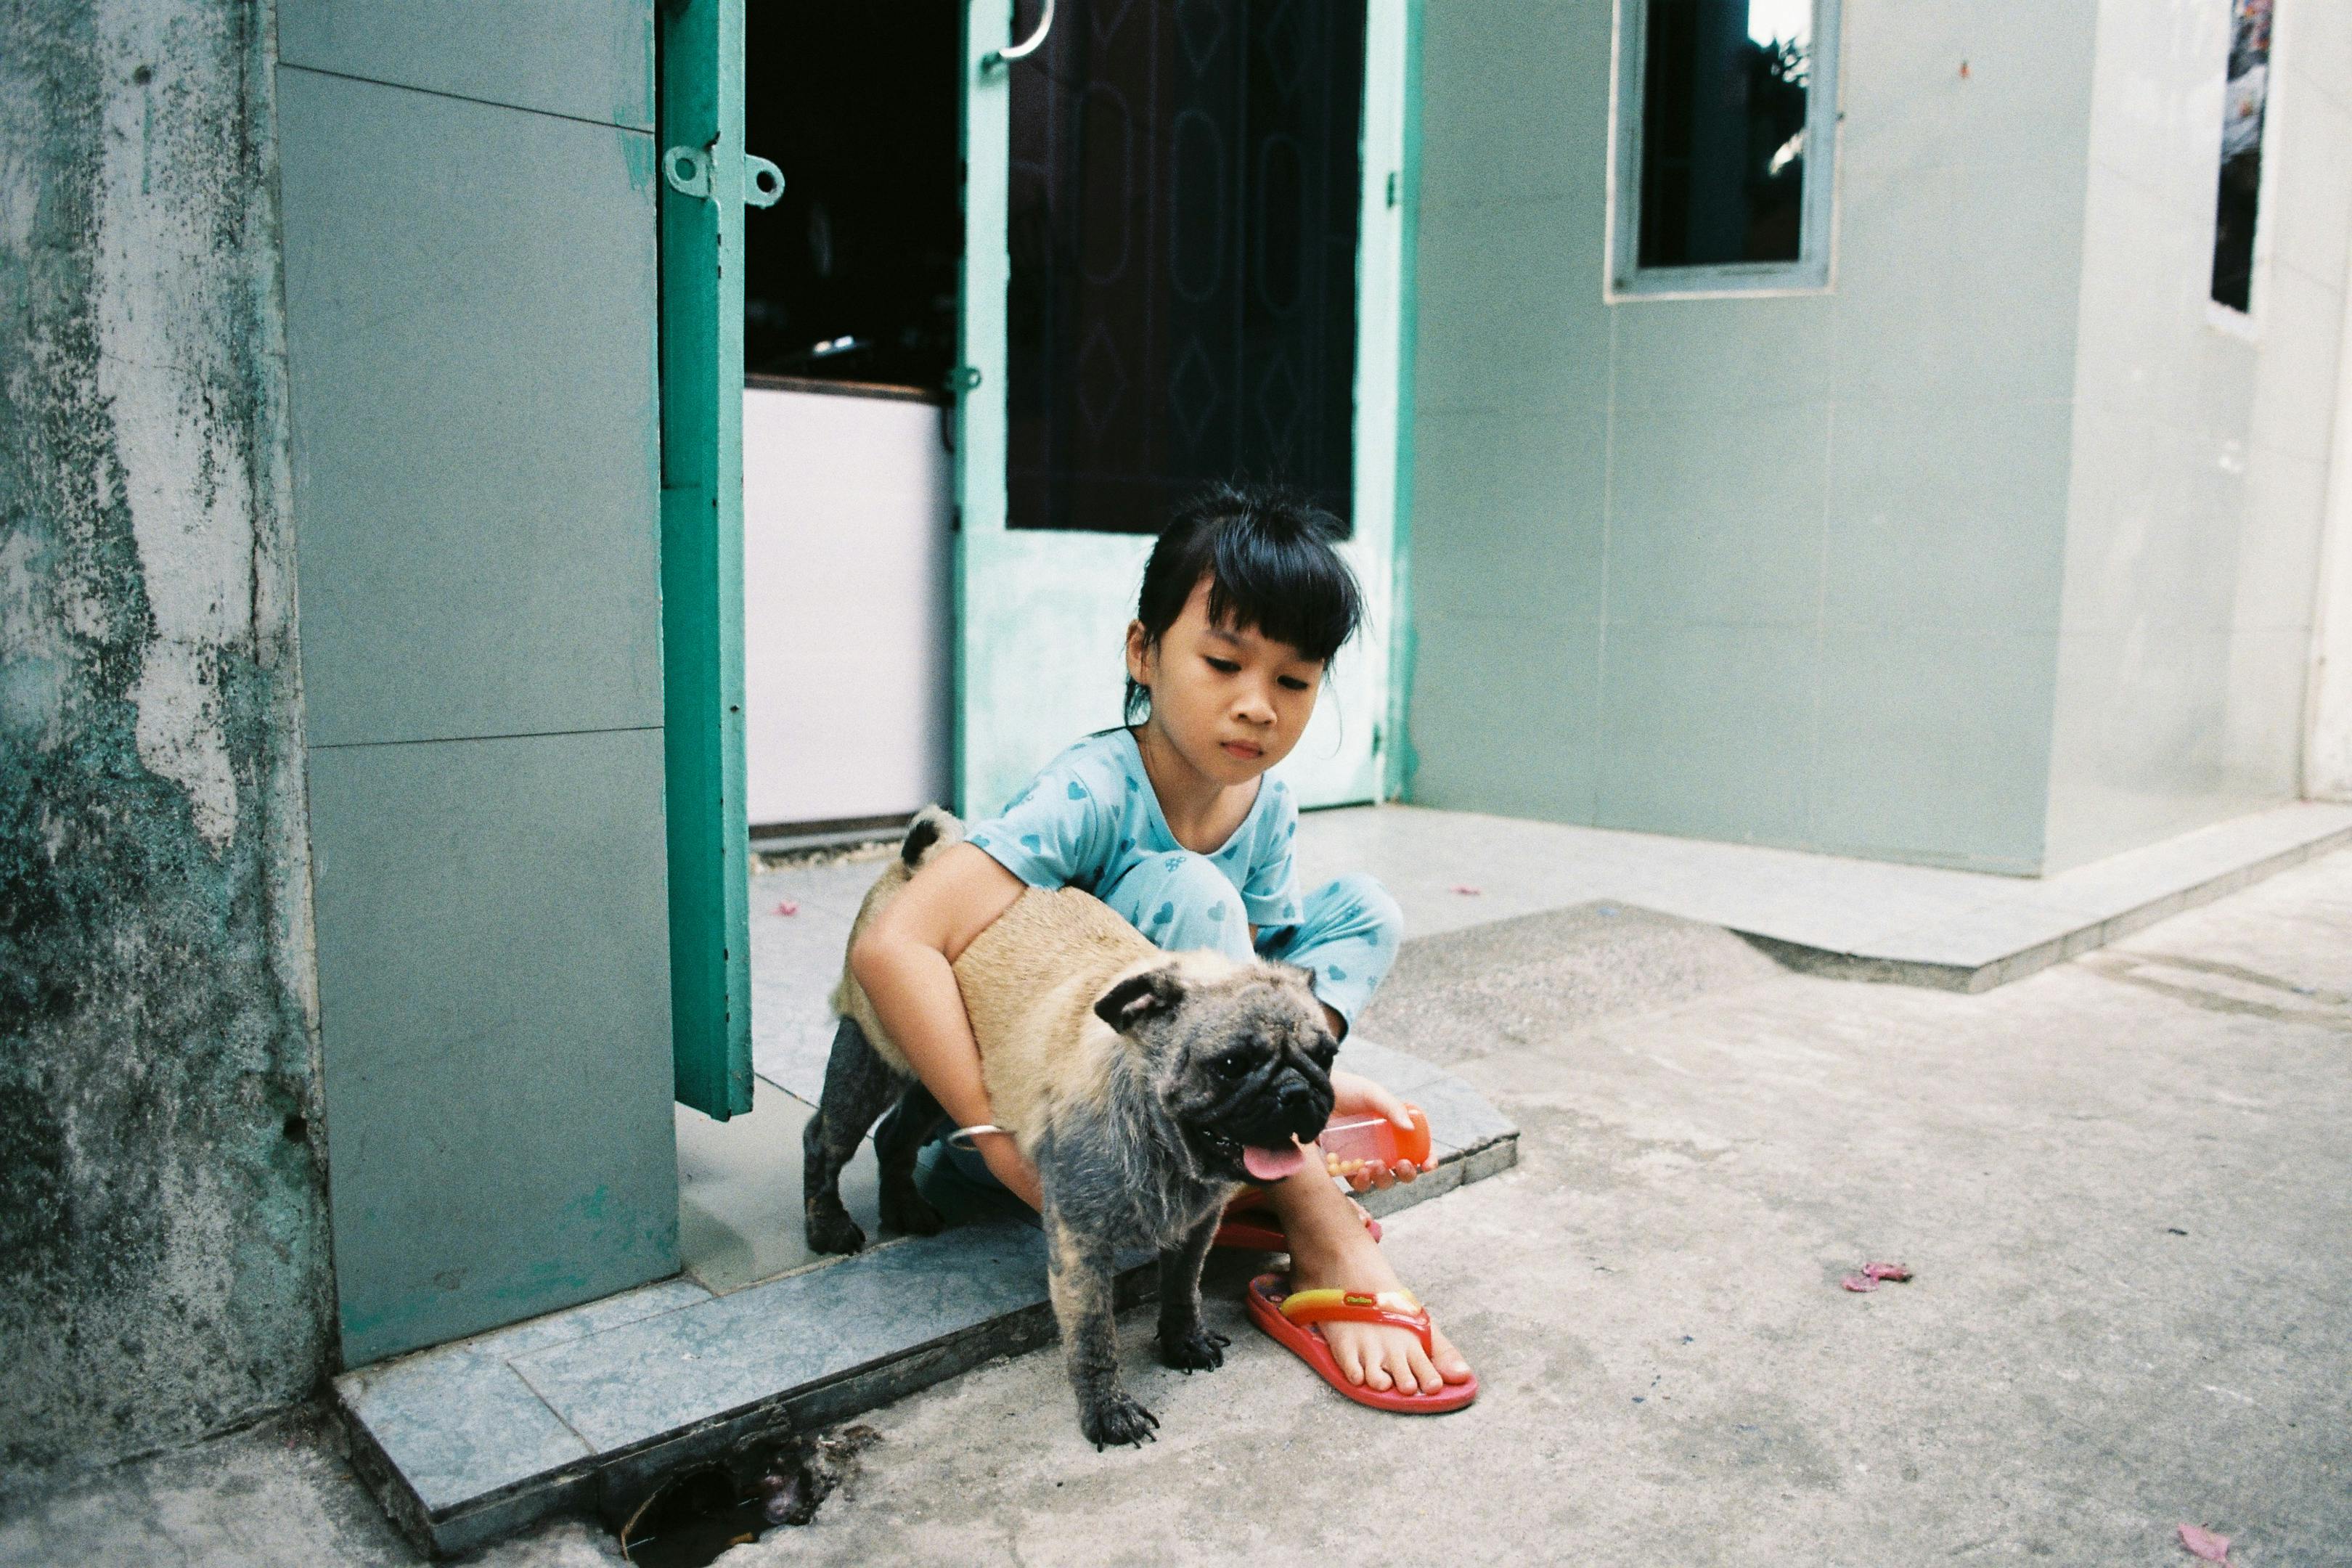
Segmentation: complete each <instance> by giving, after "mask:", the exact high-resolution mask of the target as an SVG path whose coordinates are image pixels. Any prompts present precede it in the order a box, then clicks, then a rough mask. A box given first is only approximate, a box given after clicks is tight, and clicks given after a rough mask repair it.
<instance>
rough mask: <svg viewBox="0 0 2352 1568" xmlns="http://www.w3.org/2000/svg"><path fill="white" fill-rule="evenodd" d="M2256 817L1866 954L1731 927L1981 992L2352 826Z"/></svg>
mask: <svg viewBox="0 0 2352 1568" xmlns="http://www.w3.org/2000/svg"><path fill="white" fill-rule="evenodd" d="M2266 816H2273V817H2274V818H2275V820H2263V819H2256V818H2245V819H2240V820H2239V821H2236V822H2228V823H2219V824H2216V825H2214V826H2211V827H2207V828H2201V829H2199V830H2197V831H2196V832H2193V833H2189V834H2184V835H2182V836H2181V837H2179V838H2178V839H2173V840H2170V841H2168V842H2167V843H2165V844H2162V845H2157V846H2150V847H2147V848H2144V849H2140V850H2135V851H2129V852H2126V854H2124V855H2121V856H2117V857H2116V858H2114V859H2113V860H2110V861H2107V862H2102V863H2099V866H2098V868H2097V869H2098V871H2099V872H2100V873H2123V874H2122V875H2120V876H2116V875H2107V876H2106V877H2105V879H2106V880H2107V881H2109V882H2110V883H2111V884H2112V885H2110V886H2107V887H2105V888H2103V889H2101V891H2100V895H2099V896H2098V897H2096V898H2095V899H2093V900H2085V901H2084V902H2080V903H2072V904H2062V903H2056V902H2053V903H2050V904H2047V905H2045V906H2043V907H2035V906H2034V904H2033V903H2032V901H2030V900H2020V901H2018V902H2016V903H2012V904H2011V905H2008V906H2002V907H1989V908H1986V909H1981V910H1974V911H1971V912H1970V913H1969V914H1966V915H1961V916H1958V917H1955V918H1953V919H1951V920H1948V921H1943V922H1941V923H1940V924H1939V925H1937V926H1936V927H1934V928H1931V929H1930V930H1928V931H1925V932H1915V933H1913V934H1912V935H1910V936H1908V937H1896V938H1894V939H1892V940H1889V941H1886V942H1880V943H1877V944H1874V945H1875V946H1877V947H1878V948H1879V949H1880V951H1877V952H1847V951H1842V950H1840V949H1837V948H1832V947H1824V946H1817V945H1814V944H1812V943H1809V942H1802V941H1797V940H1791V938H1790V935H1789V934H1787V933H1785V932H1783V933H1774V932H1771V931H1762V930H1743V929H1740V928H1739V927H1738V926H1735V927H1733V928H1732V929H1733V930H1734V931H1736V932H1737V934H1738V935H1739V936H1740V937H1742V938H1744V939H1745V940H1746V941H1747V942H1749V943H1751V944H1752V945H1754V946H1755V947H1756V948H1758V949H1759V951H1761V952H1764V953H1766V954H1767V955H1768V956H1769V957H1771V958H1773V959H1775V960H1777V961H1779V962H1780V963H1783V964H1785V965H1787V966H1788V967H1789V968H1790V969H1794V970H1798V971H1801V972H1802V973H1807V974H1819V975H1822V976H1825V977H1827V978H1830V979H1833V980H1856V981H1874V982H1879V983H1883V984H1894V985H1916V986H1922V987H1926V988H1927V989H1930V990H1937V991H1961V992H1969V993H1975V992H1981V991H1990V990H1991V989H1992V988H1993V987H1995V986H1997V985H2006V984H2009V983H2010V982H2011V981H2013V980H2022V979H2023V978H2024V977H2025V976H2027V975H2029V974H2032V973H2036V972H2037V971H2040V970H2043V969H2047V968H2049V967H2050V966H2051V965H2052V964H2054V963H2063V962H2065V961H2066V960H2067V959H2070V958H2074V957H2077V956H2079V955H2081V954H2083V953H2085V952H2093V951H2095V950H2096V949H2098V948H2102V947H2105V946H2106V945H2107V944H2109V943H2110V942H2120V941H2122V940H2123V939H2124V938H2125V937H2126V936H2129V935H2131V934H2132V933H2133V932H2134V931H2143V930H2145V929H2147V927H2149V926H2152V925H2154V924H2156V922H2157V921H2161V920H2166V919H2168V918H2170V917H2171V916H2173V915H2177V914H2179V913H2181V912H2182V911H2184V910H2193V909H2196V908H2198V907H2199V906H2200V905H2203V904H2210V903H2211V902H2212V901H2213V900H2216V899H2221V898H2224V897H2227V896H2228V895H2229V894H2231V893H2234V892H2237V891H2238V890H2239V889H2242V888H2248V887H2252V885H2253V884H2254V883H2256V882H2259V881H2262V880H2263V879H2265V878H2268V877H2272V876H2275V875H2276V874H2277V873H2279V872H2281V871H2284V870H2286V869H2288V868H2290V867H2294V866H2299V865H2301V864H2303V863H2304V862H2305V861H2306V860H2310V859H2313V858H2316V857H2318V856H2321V855H2325V854H2327V853H2329V852H2330V851H2332V850H2336V849H2339V848H2342V847H2345V846H2347V845H2352V826H2342V825H2341V823H2340V816H2341V814H2340V812H2335V813H2330V814H2329V816H2331V817H2332V818H2334V819H2335V820H2328V821H2325V822H2317V823H2314V822H2308V821H2305V820H2302V819H2296V820H2293V821H2290V820H2287V819H2286V818H2285V817H2284V814H2266ZM2090 869H2091V868H2084V871H2085V872H2086V873H2087V872H2089V871H2090ZM2075 874H2076V873H2064V872H2062V873H2060V876H2061V877H2062V878H2063V877H2066V876H2069V875H2075Z"/></svg>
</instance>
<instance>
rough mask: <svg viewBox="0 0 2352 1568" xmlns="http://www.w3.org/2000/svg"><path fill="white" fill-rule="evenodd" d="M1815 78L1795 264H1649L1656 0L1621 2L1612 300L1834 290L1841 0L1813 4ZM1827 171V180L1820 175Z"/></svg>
mask: <svg viewBox="0 0 2352 1568" xmlns="http://www.w3.org/2000/svg"><path fill="white" fill-rule="evenodd" d="M1812 4H1813V39H1814V46H1813V59H1812V63H1811V70H1812V80H1811V83H1810V84H1809V85H1808V87H1807V89H1806V100H1805V149H1806V152H1805V163H1806V169H1805V174H1806V179H1805V190H1804V197H1803V200H1802V203H1801V216H1800V225H1799V230H1798V234H1799V237H1798V242H1797V258H1796V259H1795V260H1794V261H1739V262H1719V263H1715V264H1711V265H1707V266H1701V267H1651V268H1644V267H1643V266H1642V265H1641V248H1640V247H1641V230H1642V218H1641V192H1642V121H1643V82H1644V79H1645V67H1646V65H1647V60H1646V58H1645V57H1646V53H1647V45H1648V39H1649V14H1650V0H1616V5H1615V30H1616V36H1615V38H1614V47H1613V48H1612V59H1611V76H1610V89H1609V113H1610V132H1611V135H1610V166H1609V181H1608V202H1609V213H1608V222H1609V231H1610V232H1609V246H1608V260H1607V268H1608V270H1607V274H1606V276H1605V277H1604V278H1603V279H1602V283H1603V289H1604V292H1605V293H1606V295H1607V297H1608V298H1609V299H1610V300H1612V301H1613V300H1659V299H1676V300H1686V299H1693V298H1710V297H1719V296H1733V297H1738V298H1753V297H1756V296H1760V295H1772V294H1812V293H1821V292H1824V291H1826V290H1827V289H1829V287H1830V284H1831V279H1832V277H1833V276H1834V270H1833V268H1832V258H1833V256H1834V252H1835V249H1836V245H1835V239H1836V216H1837V204H1836V190H1837V127H1838V121H1839V120H1840V119H1841V118H1842V117H1841V116H1840V114H1839V113H1838V69H1837V68H1838V54H1839V44H1840V37H1839V32H1838V22H1839V15H1838V13H1839V0H1812ZM1816 171H1818V174H1817V173H1816Z"/></svg>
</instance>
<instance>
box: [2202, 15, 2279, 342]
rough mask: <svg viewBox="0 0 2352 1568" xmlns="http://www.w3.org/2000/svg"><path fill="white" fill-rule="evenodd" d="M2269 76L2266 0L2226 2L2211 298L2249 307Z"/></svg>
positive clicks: (2233, 308)
mask: <svg viewBox="0 0 2352 1568" xmlns="http://www.w3.org/2000/svg"><path fill="white" fill-rule="evenodd" d="M2270 76H2271V0H2234V4H2232V5H2231V7H2230V85H2229V88H2228V89H2227V90H2226V91H2224V92H2223V93H2222V95H2221V195H2219V196H2218V197H2217V198H2216V199H2215V202H2214V205H2213V298H2214V300H2215V301H2216V302H2218V303H2220V304H2223V305H2227V306H2229V307H2230V309H2231V310H2252V300H2253V287H2254V198H2255V196H2257V195H2260V194H2261V191H2262V184H2263V101H2264V100H2265V99H2266V98H2267V97H2268V94H2269V88H2270Z"/></svg>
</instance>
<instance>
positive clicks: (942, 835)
mask: <svg viewBox="0 0 2352 1568" xmlns="http://www.w3.org/2000/svg"><path fill="white" fill-rule="evenodd" d="M962 842H963V824H962V822H961V821H960V820H958V819H957V817H956V815H955V814H954V813H953V812H951V811H950V810H949V809H948V808H947V807H946V806H943V805H927V806H925V807H923V809H922V810H920V811H919V812H917V813H915V818H914V820H913V821H912V822H909V823H908V825H907V837H906V841H905V842H904V843H902V844H900V845H899V846H898V858H899V859H900V860H902V861H904V862H905V863H906V867H907V869H908V870H909V871H916V870H920V869H921V868H922V867H923V864H924V862H926V861H928V860H929V859H930V858H931V857H932V856H934V855H936V854H938V853H939V852H940V850H942V849H945V848H946V847H948V846H950V845H951V844H961V843H962Z"/></svg>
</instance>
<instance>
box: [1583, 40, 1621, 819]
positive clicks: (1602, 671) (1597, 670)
mask: <svg viewBox="0 0 2352 1568" xmlns="http://www.w3.org/2000/svg"><path fill="white" fill-rule="evenodd" d="M1613 53H1614V51H1613V47H1612V64H1611V67H1610V70H1611V81H1612V83H1613V82H1614V81H1615V70H1616V67H1615V64H1614V60H1613ZM1613 105H1614V88H1613V86H1612V112H1613ZM1612 130H1613V128H1612ZM1613 156H1614V153H1612V158H1613ZM1605 199H1606V198H1605V197H1604V200H1605ZM1604 216H1605V215H1604ZM1608 275H1609V260H1608V257H1607V255H1606V254H1605V251H1604V254H1603V255H1602V257H1601V283H1602V299H1601V310H1604V311H1606V312H1607V319H1608V322H1609V362H1608V366H1607V369H1606V370H1605V372H1604V373H1603V378H1602V385H1603V386H1604V387H1605V388H1606V389H1607V393H1608V395H1607V397H1606V398H1605V399H1604V400H1603V406H1602V413H1601V571H1600V582H1599V584H1598V585H1597V600H1598V603H1599V605H1600V624H1599V625H1598V626H1596V627H1595V628H1594V632H1593V637H1592V710H1591V729H1590V731H1589V735H1590V740H1589V743H1590V744H1591V746H1592V748H1593V749H1594V751H1596V752H1601V755H1598V756H1596V757H1595V758H1594V759H1593V765H1592V769H1591V774H1592V777H1591V792H1592V793H1591V798H1590V799H1589V800H1587V801H1586V802H1585V803H1584V809H1583V814H1582V820H1584V821H1586V822H1598V821H1600V820H1601V795H1602V782H1601V781H1602V777H1603V775H1604V774H1605V773H1606V772H1607V767H1606V763H1607V761H1608V758H1607V754H1606V752H1605V751H1604V750H1603V745H1602V736H1603V734H1604V733H1605V731H1606V721H1605V720H1604V718H1603V717H1602V715H1603V714H1605V713H1606V712H1607V711H1608V701H1609V582H1610V572H1609V568H1610V563H1611V556H1612V553H1613V552H1612V548H1611V546H1612V542H1613V541H1614V539H1615V521H1616V515H1617V507H1616V498H1617V335H1618V323H1619V320H1620V318H1619V316H1618V313H1617V311H1616V310H1615V308H1614V307H1613V306H1612V304H1610V302H1609V300H1608V291H1607V285H1608Z"/></svg>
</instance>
